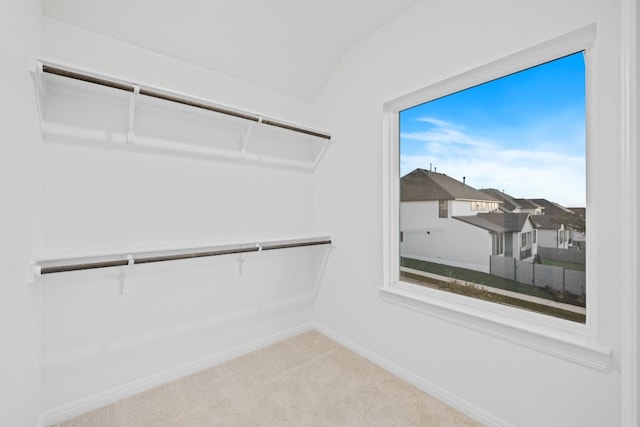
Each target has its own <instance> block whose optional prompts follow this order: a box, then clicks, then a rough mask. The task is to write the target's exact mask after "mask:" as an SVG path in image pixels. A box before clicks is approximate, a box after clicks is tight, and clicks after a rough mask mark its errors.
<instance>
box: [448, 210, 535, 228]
mask: <svg viewBox="0 0 640 427" xmlns="http://www.w3.org/2000/svg"><path fill="white" fill-rule="evenodd" d="M529 216H530V215H529V214H528V213H513V212H489V213H483V212H481V213H479V214H477V215H469V216H455V217H453V218H455V219H457V220H459V221H463V222H466V223H468V224H471V225H475V226H476V227H480V228H484V229H485V230H489V231H494V232H496V233H504V232H519V231H522V228H523V227H524V225H525V223H526V222H527V218H529Z"/></svg>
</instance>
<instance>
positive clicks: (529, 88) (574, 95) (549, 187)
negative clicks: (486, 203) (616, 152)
mask: <svg viewBox="0 0 640 427" xmlns="http://www.w3.org/2000/svg"><path fill="white" fill-rule="evenodd" d="M585 141H586V138H585V67H584V56H583V54H582V53H581V52H579V53H576V54H573V55H570V56H567V57H564V58H561V59H558V60H555V61H552V62H549V63H546V64H543V65H540V66H537V67H534V68H530V69H528V70H525V71H522V72H519V73H516V74H512V75H510V76H507V77H503V78H501V79H498V80H494V81H492V82H488V83H485V84H482V85H479V86H475V87H473V88H470V89H466V90H464V91H461V92H457V93H455V94H452V95H449V96H447V97H443V98H439V99H436V100H433V101H430V102H427V103H425V104H421V105H418V106H416V107H413V108H410V109H408V110H405V111H402V112H401V113H400V173H401V176H402V175H405V174H407V173H409V172H411V171H412V170H414V169H416V168H418V167H420V168H423V169H429V165H430V164H432V165H433V166H434V167H435V168H437V171H438V172H442V173H445V174H447V175H449V176H451V177H452V178H455V179H458V180H459V181H462V177H463V176H464V177H466V180H467V183H468V184H469V185H471V186H472V187H474V188H487V187H491V188H497V189H499V190H504V191H505V192H506V193H508V194H510V195H512V196H514V197H526V198H546V199H549V200H551V201H554V202H558V203H560V204H562V205H564V206H569V207H574V206H585V198H586V154H585V153H586V144H585Z"/></svg>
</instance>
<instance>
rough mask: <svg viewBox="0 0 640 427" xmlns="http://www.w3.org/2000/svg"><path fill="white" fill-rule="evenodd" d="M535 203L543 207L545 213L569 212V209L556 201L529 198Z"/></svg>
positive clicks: (563, 213) (558, 213) (559, 213)
mask: <svg viewBox="0 0 640 427" xmlns="http://www.w3.org/2000/svg"><path fill="white" fill-rule="evenodd" d="M529 200H531V201H532V202H533V203H535V204H536V205H539V206H542V207H543V208H544V214H545V215H565V214H567V213H571V211H570V210H569V209H567V208H565V207H564V206H561V205H559V204H557V203H554V202H550V201H548V200H547V199H529Z"/></svg>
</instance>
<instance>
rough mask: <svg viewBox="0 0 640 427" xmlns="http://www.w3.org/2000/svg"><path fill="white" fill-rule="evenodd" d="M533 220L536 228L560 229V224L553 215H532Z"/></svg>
mask: <svg viewBox="0 0 640 427" xmlns="http://www.w3.org/2000/svg"><path fill="white" fill-rule="evenodd" d="M531 221H532V222H533V225H534V226H535V227H536V228H542V229H547V230H559V229H560V224H559V223H558V222H557V220H555V217H554V216H552V215H531Z"/></svg>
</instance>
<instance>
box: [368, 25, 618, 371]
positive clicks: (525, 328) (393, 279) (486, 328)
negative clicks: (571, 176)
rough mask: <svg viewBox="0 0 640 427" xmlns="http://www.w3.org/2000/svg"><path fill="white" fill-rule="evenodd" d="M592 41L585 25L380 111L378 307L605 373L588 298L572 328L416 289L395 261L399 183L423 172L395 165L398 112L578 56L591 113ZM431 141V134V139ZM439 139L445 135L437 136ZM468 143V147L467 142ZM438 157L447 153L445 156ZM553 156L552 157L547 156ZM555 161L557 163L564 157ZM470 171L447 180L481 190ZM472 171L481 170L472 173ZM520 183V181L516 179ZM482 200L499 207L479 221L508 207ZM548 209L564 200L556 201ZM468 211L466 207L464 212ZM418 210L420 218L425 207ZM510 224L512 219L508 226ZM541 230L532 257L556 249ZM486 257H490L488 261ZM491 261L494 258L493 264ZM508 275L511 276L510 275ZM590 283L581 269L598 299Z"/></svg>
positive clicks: (552, 236) (595, 191)
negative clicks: (381, 303) (382, 139)
mask: <svg viewBox="0 0 640 427" xmlns="http://www.w3.org/2000/svg"><path fill="white" fill-rule="evenodd" d="M595 34H596V25H595V24H591V25H588V26H586V27H583V28H580V29H578V30H575V31H573V32H570V33H567V34H565V35H562V36H560V37H557V38H555V39H553V40H549V41H547V42H545V43H542V44H540V45H538V46H534V47H531V48H528V49H526V50H524V51H522V52H519V53H516V54H513V55H511V56H508V57H505V58H502V59H500V60H497V61H495V62H492V63H489V64H486V65H483V66H481V67H479V68H477V69H474V70H471V71H467V72H464V73H462V74H460V75H457V76H454V77H451V78H449V79H447V80H444V81H442V82H439V83H435V84H433V85H431V86H429V87H426V88H423V89H420V90H417V91H415V92H413V93H409V94H407V95H403V96H400V97H398V98H396V99H393V100H390V101H388V102H386V103H385V104H384V115H383V117H384V121H383V129H384V135H385V143H384V144H383V159H384V162H383V176H384V177H385V181H384V182H385V185H384V186H383V193H382V198H381V202H382V207H383V221H382V224H383V235H382V236H383V246H382V247H383V264H382V271H383V277H384V282H383V285H382V286H381V287H380V289H379V290H380V294H379V295H380V297H381V299H382V300H383V301H384V302H386V303H390V304H394V305H397V306H399V307H401V308H406V309H410V310H414V311H417V312H419V313H423V314H424V315H427V316H434V317H436V318H439V319H442V320H444V321H451V322H453V323H455V324H457V325H462V326H464V327H467V328H469V329H473V330H479V331H482V332H483V333H487V334H490V335H493V336H495V337H497V338H499V339H504V340H507V341H511V342H512V343H514V344H516V345H522V346H525V347H528V348H534V349H538V350H539V351H542V352H545V353H548V354H553V355H555V356H557V357H560V358H564V359H566V360H569V361H571V362H573V363H581V364H583V365H585V366H589V367H596V368H598V369H609V367H610V364H611V351H610V349H609V348H607V347H605V346H602V344H601V343H600V342H599V340H598V333H599V327H598V321H597V317H596V316H592V315H591V313H592V312H593V311H594V310H595V306H594V304H592V303H590V302H589V301H592V300H591V299H587V300H586V307H582V308H586V314H584V315H582V318H579V319H575V321H573V320H568V319H566V318H564V317H562V316H555V315H553V314H548V313H541V312H535V311H532V310H529V309H527V308H525V307H513V306H510V305H505V304H499V303H494V302H488V301H484V300H482V299H480V298H473V297H468V296H461V295H458V294H455V293H453V292H446V289H441V288H438V287H437V286H431V287H430V286H427V285H425V284H424V283H419V282H418V280H417V279H419V277H416V278H411V277H407V275H405V274H404V273H403V271H402V270H405V271H406V267H407V260H406V259H403V258H402V257H401V256H400V254H401V251H400V245H399V244H398V241H399V231H400V227H399V226H400V224H401V218H400V217H401V211H400V209H399V206H400V201H401V193H402V188H401V182H400V180H401V177H402V176H404V173H406V171H407V170H413V168H422V169H423V170H425V169H426V168H427V167H428V166H429V165H428V164H425V163H421V164H420V165H415V164H414V165H411V164H410V163H409V162H407V160H408V159H407V158H404V159H401V155H400V145H401V141H400V118H401V117H400V116H401V114H402V112H404V111H406V110H408V109H411V108H412V107H415V106H417V105H421V104H424V103H428V102H429V101H432V100H436V99H440V98H443V97H446V96H447V95H450V94H453V93H457V92H461V91H464V90H465V89H468V88H471V87H474V86H476V85H481V84H483V83H485V82H489V81H492V80H495V79H499V78H500V77H502V76H507V75H510V74H511V73H517V72H519V71H522V70H526V69H528V68H530V67H534V66H537V65H540V64H545V63H547V62H548V61H553V60H555V59H559V58H563V57H565V56H566V55H572V54H577V53H581V52H583V55H584V59H585V61H584V62H585V68H586V82H585V87H586V89H587V90H586V92H587V93H586V98H585V107H586V108H589V106H590V105H591V102H590V101H593V95H590V94H592V93H593V92H595V91H592V90H590V89H592V88H595V86H596V84H598V81H597V80H596V79H594V78H593V76H595V75H596V74H597V73H596V71H597V68H598V66H597V63H596V62H597V56H598V55H597V54H595V50H596V47H595V45H594V43H593V42H594V40H595ZM561 93H562V91H558V94H561ZM586 117H587V118H588V120H587V123H586V132H584V134H585V139H586V145H588V146H590V151H593V150H595V147H594V141H593V140H592V139H591V138H589V137H588V135H589V134H590V132H591V129H593V127H594V126H596V125H597V121H598V119H599V116H598V115H596V114H586ZM432 124H436V122H434V121H432ZM463 130H464V129H461V128H457V129H452V132H450V133H449V135H455V134H456V131H457V132H458V135H459V134H460V131H463ZM430 135H435V134H434V133H433V132H432V133H430ZM440 135H443V134H442V133H441V134H440ZM445 142H446V141H443V145H442V146H441V147H442V148H446V147H447V146H451V145H454V146H455V145H456V144H455V143H453V141H448V144H445ZM460 142H463V141H458V144H457V145H461V144H460ZM467 142H474V141H473V140H468V141H467ZM475 142H476V143H482V142H483V141H481V140H480V141H479V140H475ZM484 142H485V143H486V142H487V141H484ZM559 145H562V144H559ZM477 146H478V147H479V146H482V144H477ZM466 147H468V148H472V146H471V145H469V144H467V145H466ZM443 152H445V153H448V152H447V151H446V150H445V151H443ZM511 154H513V155H514V157H518V155H519V154H522V153H517V152H511ZM551 157H552V158H553V156H551ZM557 157H558V158H559V159H561V158H562V157H563V156H557ZM520 158H522V159H523V160H526V161H528V162H529V163H531V164H532V165H534V164H535V163H536V162H537V161H538V160H540V157H539V156H538V157H536V158H526V156H520ZM495 160H496V162H497V163H500V162H498V160H500V159H495ZM570 163H571V162H570ZM580 163H582V162H580ZM593 163H595V161H594V160H593V159H591V160H589V164H593ZM450 164H459V165H462V163H460V162H457V161H456V159H452V160H451V161H450ZM425 165H426V166H425ZM464 165H465V166H469V165H471V164H470V163H466V164H464ZM411 166H413V167H411ZM435 166H437V170H438V172H445V171H446V170H447V168H446V167H445V168H444V169H443V166H442V163H440V164H438V165H434V172H435ZM568 166H569V165H567V164H565V165H563V168H567V167H568ZM571 167H572V166H571ZM582 167H583V168H584V169H586V174H587V175H588V176H589V178H590V179H589V182H591V183H593V182H595V181H596V177H595V170H594V169H592V168H586V167H585V166H584V165H583V166H582ZM468 170H469V169H467V170H465V172H464V173H459V174H458V173H456V174H455V176H453V175H454V174H452V173H451V172H450V173H448V174H447V175H448V176H450V177H453V178H458V179H459V178H462V177H465V176H466V177H467V181H466V184H467V185H469V186H471V187H473V188H481V187H483V186H484V185H483V184H480V183H479V182H478V181H476V177H475V176H474V175H473V174H470V173H469V172H468ZM474 170H480V169H478V168H474ZM403 172H404V173H403ZM485 172H486V173H487V174H491V173H492V172H493V170H492V169H490V170H486V171H485ZM522 172H523V171H520V172H517V173H516V174H515V175H514V177H523V176H524V175H525V174H524V173H522ZM445 179H446V178H445ZM519 180H522V179H520V178H519ZM529 182H530V183H532V184H536V185H540V182H539V180H538V179H530V180H529ZM550 186H557V183H553V184H551V185H550ZM494 190H496V193H494V195H496V196H498V195H500V192H503V193H507V194H509V192H510V191H511V189H510V187H507V184H505V185H504V187H500V186H497V187H496V188H495V189H494ZM589 191H590V194H591V196H590V200H592V201H598V200H599V198H600V197H601V196H603V195H602V194H600V193H599V191H600V189H599V188H598V187H591V188H590V190H589ZM512 196H514V197H517V196H518V195H515V194H512ZM535 197H536V198H537V197H541V196H540V195H539V194H538V195H536V196H535ZM438 198H441V197H438ZM470 200H471V198H470V197H468V198H466V201H470ZM487 200H488V201H489V200H491V202H492V203H497V205H498V206H499V207H497V208H496V210H494V211H493V212H478V214H482V216H485V219H486V217H488V216H489V215H490V214H494V213H499V212H503V211H504V209H505V206H506V205H507V203H505V201H504V200H498V199H497V198H496V199H495V200H494V199H493V197H492V198H491V199H487ZM554 202H562V201H558V200H554ZM536 205H537V206H539V207H540V210H543V209H544V211H545V215H544V216H545V217H548V216H549V215H550V214H551V212H550V211H551V208H550V207H549V208H547V207H546V205H542V206H541V204H539V203H536ZM461 206H462V205H460V203H458V201H455V200H454V201H452V206H451V207H450V209H451V210H452V213H451V218H450V221H447V223H449V222H450V223H454V222H456V221H460V217H461V216H468V215H467V214H469V213H471V212H470V211H468V212H466V213H465V212H463V211H464V209H459V208H460V207H461ZM466 206H469V205H466ZM578 206H579V205H578ZM573 207H577V206H572V208H573ZM427 209H428V208H427ZM467 209H469V208H468V207H467ZM422 211H423V212H424V207H423V210H422ZM428 212H434V214H433V215H434V216H435V208H434V209H433V211H431V210H430V209H428ZM516 217H517V216H514V219H515V218H516ZM586 217H588V215H587V216H584V215H583V216H582V218H583V222H582V224H581V223H580V222H576V223H577V224H578V227H577V228H576V230H579V231H580V239H582V238H583V236H586V235H587V233H586V232H585V231H584V230H586V228H585V224H584V218H586ZM594 218H596V219H597V218H598V216H594ZM462 219H464V218H462ZM538 219H539V218H538ZM540 221H542V220H540ZM589 224H590V223H589V222H587V224H586V225H587V226H588V225H589ZM444 225H446V224H445V221H440V222H439V224H438V227H433V228H431V230H432V231H435V230H438V233H431V235H432V236H433V235H434V234H438V235H442V234H443V233H442V232H441V231H442V229H444V227H443V226H444ZM468 225H469V227H468V229H469V230H475V231H477V230H476V229H472V228H471V227H472V226H471V225H470V224H468ZM503 225H506V224H503ZM547 225H548V228H546V229H544V228H542V227H541V226H540V223H539V224H538V226H536V227H538V228H537V230H538V235H537V245H536V248H535V249H536V250H538V252H539V250H540V247H542V246H554V247H555V246H556V243H557V240H556V239H557V233H556V230H557V227H556V229H555V230H554V228H553V226H551V225H549V224H547ZM495 230H496V231H500V232H502V233H504V240H503V244H504V246H503V247H504V256H503V258H506V257H512V255H511V254H512V253H513V256H514V257H515V256H516V252H517V248H518V244H519V242H518V240H517V238H516V237H517V234H516V233H513V232H511V231H509V230H508V227H504V226H499V227H496V228H495ZM484 233H486V234H490V233H488V232H486V231H484ZM477 234H478V233H477V232H474V233H473V235H471V232H469V233H468V234H467V235H465V236H464V237H465V238H466V239H467V240H469V241H473V240H474V239H475V238H476V235H477ZM407 240H408V238H407V235H405V243H404V245H406V244H407ZM581 246H582V245H581ZM489 247H490V246H489ZM552 249H555V248H552ZM581 250H582V249H581ZM581 250H574V249H572V251H573V252H576V253H577V252H580V251H581ZM589 251H590V255H589V258H593V259H595V257H596V255H597V254H598V253H599V252H600V248H598V247H594V246H593V245H591V246H589ZM594 252H595V253H594ZM582 254H583V255H584V252H582ZM487 258H489V257H488V256H487ZM539 258H541V257H540V256H538V253H532V256H531V258H530V259H529V260H527V261H526V262H527V263H528V264H532V261H533V260H535V261H536V262H539ZM493 259H494V261H496V260H497V257H494V258H493ZM511 271H513V269H512V270H511ZM595 278H596V276H595V274H594V269H593V268H592V269H587V277H586V279H585V280H586V283H585V287H584V288H585V290H586V291H585V294H586V295H596V294H597V293H596V292H594V291H595V289H596V283H595V281H594V280H593V279H595ZM577 309H578V310H579V309H580V307H577ZM585 317H586V322H585ZM585 323H586V324H585Z"/></svg>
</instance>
